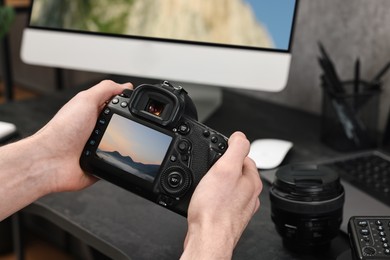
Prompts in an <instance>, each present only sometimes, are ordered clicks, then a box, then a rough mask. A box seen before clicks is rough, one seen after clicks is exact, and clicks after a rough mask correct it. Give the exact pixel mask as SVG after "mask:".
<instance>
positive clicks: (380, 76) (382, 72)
mask: <svg viewBox="0 0 390 260" xmlns="http://www.w3.org/2000/svg"><path fill="white" fill-rule="evenodd" d="M389 69H390V62H389V63H387V64H386V66H384V67H383V68H382V69H381V70H380V71H379V72H378V74H377V75H376V76H375V77H374V78H373V79H372V82H378V81H380V80H381V78H382V77H383V76H384V75H385V74H386V72H387V71H388V70H389Z"/></svg>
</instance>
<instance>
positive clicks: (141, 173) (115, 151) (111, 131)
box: [96, 114, 172, 182]
mask: <svg viewBox="0 0 390 260" xmlns="http://www.w3.org/2000/svg"><path fill="white" fill-rule="evenodd" d="M171 141H172V137H170V136H168V135H166V134H163V133H160V132H158V131H156V130H153V129H151V128H148V127H146V126H144V125H141V124H139V123H136V122H134V121H131V120H129V119H127V118H125V117H122V116H119V115H116V114H114V115H113V117H112V118H111V120H110V123H109V125H108V127H107V129H106V131H105V133H104V135H103V138H102V140H101V141H100V144H99V146H98V149H97V150H96V155H97V156H98V157H99V158H100V159H102V160H104V161H105V162H107V163H109V164H111V165H113V166H115V167H117V168H119V169H121V170H123V171H125V172H128V173H129V174H133V175H135V176H137V177H139V178H141V179H144V180H147V181H149V182H153V181H154V179H155V177H156V174H157V173H158V172H159V169H160V166H161V163H162V162H163V160H164V157H165V154H166V152H167V150H168V148H169V145H170V143H171Z"/></svg>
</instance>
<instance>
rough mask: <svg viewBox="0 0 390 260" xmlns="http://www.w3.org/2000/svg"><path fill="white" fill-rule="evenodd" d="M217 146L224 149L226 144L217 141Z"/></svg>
mask: <svg viewBox="0 0 390 260" xmlns="http://www.w3.org/2000/svg"><path fill="white" fill-rule="evenodd" d="M218 148H219V149H221V150H225V148H226V144H225V143H219V144H218Z"/></svg>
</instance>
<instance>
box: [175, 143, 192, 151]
mask: <svg viewBox="0 0 390 260" xmlns="http://www.w3.org/2000/svg"><path fill="white" fill-rule="evenodd" d="M190 147H191V145H190V143H189V142H188V141H187V140H180V141H179V144H178V145H177V148H178V149H179V152H180V153H186V152H188V151H189V150H190Z"/></svg>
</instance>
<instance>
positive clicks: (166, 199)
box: [80, 81, 228, 216]
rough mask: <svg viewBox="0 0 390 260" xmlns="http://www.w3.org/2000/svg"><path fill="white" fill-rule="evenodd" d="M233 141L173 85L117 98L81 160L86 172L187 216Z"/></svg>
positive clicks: (146, 86)
mask: <svg viewBox="0 0 390 260" xmlns="http://www.w3.org/2000/svg"><path fill="white" fill-rule="evenodd" d="M227 141H228V139H227V138H226V137H225V136H223V135H222V134H220V133H218V132H217V131H215V130H212V129H210V128H209V127H207V126H205V125H203V124H201V123H199V122H198V121H197V111H196V108H195V105H194V103H193V102H192V100H191V98H190V97H189V96H188V94H187V92H186V91H185V90H184V89H183V88H182V87H180V86H173V85H172V84H170V83H169V82H167V81H164V82H162V83H161V84H157V85H149V84H143V85H140V86H138V87H137V88H135V89H134V90H125V91H124V92H123V93H122V94H120V95H118V96H115V97H113V98H112V99H111V100H110V101H108V102H107V105H106V106H105V108H104V109H103V111H102V112H101V114H100V116H99V118H98V120H97V123H96V126H95V128H94V130H93V132H92V134H91V137H90V138H89V140H88V142H87V143H86V145H85V147H84V150H83V153H82V155H81V158H80V165H81V167H82V169H84V170H85V171H87V172H88V173H90V174H93V175H95V176H97V177H98V178H100V179H104V180H106V181H108V182H111V183H113V184H115V185H117V186H120V187H122V188H124V189H126V190H129V191H131V192H133V193H135V194H137V195H139V196H141V197H144V198H146V199H148V200H150V201H153V202H155V203H157V204H159V205H161V206H163V207H166V208H168V209H170V210H172V211H174V212H176V213H179V214H181V215H183V216H186V215H187V209H188V205H189V202H190V199H191V196H192V193H193V192H194V190H195V187H196V186H197V185H198V183H199V181H200V180H201V179H202V177H203V176H204V175H205V174H206V173H207V171H208V170H209V169H210V167H211V166H212V165H213V164H214V163H215V162H216V161H217V160H218V159H219V158H220V157H221V156H222V155H223V154H224V152H225V151H226V149H227V146H228V143H227Z"/></svg>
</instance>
